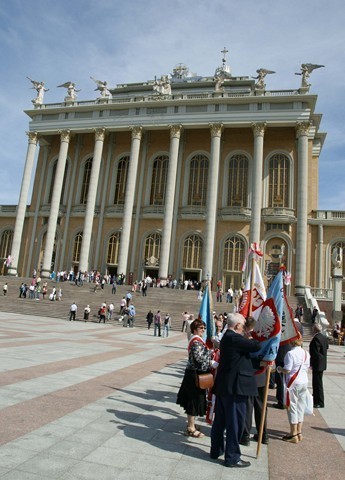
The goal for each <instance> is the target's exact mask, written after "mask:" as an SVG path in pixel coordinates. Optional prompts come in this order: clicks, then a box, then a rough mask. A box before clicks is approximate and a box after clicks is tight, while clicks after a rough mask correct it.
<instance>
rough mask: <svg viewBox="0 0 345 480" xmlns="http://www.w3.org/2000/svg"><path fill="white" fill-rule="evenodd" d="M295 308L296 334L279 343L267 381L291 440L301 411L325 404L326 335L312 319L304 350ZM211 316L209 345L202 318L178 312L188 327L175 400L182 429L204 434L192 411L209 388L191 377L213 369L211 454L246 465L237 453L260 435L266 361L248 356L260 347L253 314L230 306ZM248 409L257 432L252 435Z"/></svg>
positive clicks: (203, 407) (296, 437)
mask: <svg viewBox="0 0 345 480" xmlns="http://www.w3.org/2000/svg"><path fill="white" fill-rule="evenodd" d="M298 312H299V318H296V319H295V321H296V327H297V330H298V336H297V338H295V339H294V340H293V341H291V342H290V343H288V344H286V345H284V346H281V347H280V348H279V351H278V356H277V359H276V364H275V365H274V366H273V368H272V374H271V376H272V384H271V385H270V386H271V388H275V387H276V386H277V404H274V405H272V406H276V408H279V409H280V408H281V409H284V410H286V411H287V422H288V425H289V431H288V433H286V434H285V435H283V436H282V440H283V441H285V442H288V443H294V444H297V443H299V442H301V441H302V440H303V422H304V416H305V415H306V414H311V411H312V409H313V408H324V394H323V380H322V379H323V372H324V370H325V369H326V368H327V349H328V340H327V338H326V337H325V336H324V335H323V334H322V328H321V326H320V324H319V323H315V324H314V325H313V334H314V336H313V338H312V340H311V342H310V346H309V351H307V350H306V349H304V348H303V336H302V334H303V327H302V324H301V323H300V321H299V320H300V319H301V318H302V316H303V311H302V310H301V309H300V308H298ZM214 321H215V328H216V333H215V336H214V337H213V339H212V343H213V345H212V347H211V346H210V345H208V344H207V343H206V342H205V340H204V331H205V324H204V323H203V322H202V320H201V319H197V320H193V319H192V318H191V316H190V315H189V314H188V312H184V313H183V315H182V331H187V335H188V361H187V366H186V369H185V373H184V377H183V380H182V383H181V386H180V389H179V391H178V394H177V400H176V403H177V404H178V405H180V406H181V407H183V409H184V411H185V413H186V414H187V428H186V431H185V432H184V434H185V435H187V436H191V437H194V438H201V437H204V434H203V433H202V432H201V430H200V427H199V426H198V425H197V424H196V417H203V416H205V415H206V414H207V399H209V398H210V392H207V391H206V390H205V389H202V388H199V387H198V386H197V382H196V377H197V376H198V375H199V374H201V373H207V372H212V371H213V369H216V375H215V384H214V386H213V387H212V391H211V393H212V394H214V395H215V396H216V400H215V405H214V418H213V423H212V428H211V448H210V457H211V458H212V459H218V458H219V457H221V456H224V464H225V466H226V467H232V468H245V467H249V466H250V462H248V461H245V460H243V459H242V458H241V448H240V446H241V445H249V444H250V441H251V440H254V441H258V440H259V431H260V423H261V418H262V415H263V405H264V396H265V389H266V387H265V384H266V371H267V370H266V369H267V363H265V362H260V361H259V360H258V359H256V358H255V355H253V358H251V356H250V354H254V353H255V352H257V351H259V349H260V348H261V346H260V342H258V341H257V340H255V339H253V338H252V336H251V332H252V329H253V326H254V324H255V320H254V319H252V318H248V319H245V318H244V317H243V316H242V315H241V314H240V313H237V312H232V313H229V314H224V315H219V316H218V317H217V316H215V317H214ZM188 322H190V323H189V333H188ZM309 369H311V373H312V391H313V396H312V397H311V395H310V393H309V390H308V371H309ZM270 370H271V366H270V369H269V371H270ZM280 382H281V383H280ZM281 387H282V388H281ZM253 412H254V423H255V428H256V433H255V434H254V436H253V437H251V436H250V435H251V431H252V417H253ZM264 413H265V415H264V416H265V421H264V422H263V425H262V427H263V430H262V432H261V433H262V435H261V439H260V440H261V443H264V444H268V442H269V430H268V425H267V423H268V422H267V414H266V413H267V407H266V410H265V412H264ZM224 434H225V436H224Z"/></svg>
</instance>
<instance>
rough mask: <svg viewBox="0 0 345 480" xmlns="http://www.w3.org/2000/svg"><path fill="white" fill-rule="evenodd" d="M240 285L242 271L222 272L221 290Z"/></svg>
mask: <svg viewBox="0 0 345 480" xmlns="http://www.w3.org/2000/svg"><path fill="white" fill-rule="evenodd" d="M241 286H242V272H224V275H223V290H224V292H226V291H227V290H228V289H229V288H230V287H231V288H232V289H233V290H235V289H236V288H240V287H241Z"/></svg>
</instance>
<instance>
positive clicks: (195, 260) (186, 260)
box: [183, 235, 203, 268]
mask: <svg viewBox="0 0 345 480" xmlns="http://www.w3.org/2000/svg"><path fill="white" fill-rule="evenodd" d="M202 247H203V241H202V238H201V237H200V236H199V235H189V237H187V238H186V240H185V241H184V245H183V268H201V262H202Z"/></svg>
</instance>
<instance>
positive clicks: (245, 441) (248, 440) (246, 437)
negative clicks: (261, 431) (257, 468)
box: [240, 436, 250, 447]
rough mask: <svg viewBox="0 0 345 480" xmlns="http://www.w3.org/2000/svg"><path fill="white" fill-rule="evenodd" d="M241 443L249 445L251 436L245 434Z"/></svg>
mask: <svg viewBox="0 0 345 480" xmlns="http://www.w3.org/2000/svg"><path fill="white" fill-rule="evenodd" d="M240 444H241V445H243V446H244V447H249V445H250V437H248V436H243V437H242V438H241V440H240Z"/></svg>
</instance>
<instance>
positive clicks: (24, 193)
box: [8, 132, 37, 275]
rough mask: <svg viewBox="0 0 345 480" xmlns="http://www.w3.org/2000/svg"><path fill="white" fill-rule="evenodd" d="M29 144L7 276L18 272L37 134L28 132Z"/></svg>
mask: <svg viewBox="0 0 345 480" xmlns="http://www.w3.org/2000/svg"><path fill="white" fill-rule="evenodd" d="M27 135H28V137H29V144H28V150H27V153H26V160H25V167H24V173H23V179H22V185H21V188H20V195H19V203H18V208H17V216H16V223H15V226H14V233H13V241H12V251H11V258H12V263H11V266H10V267H9V269H8V274H9V275H17V274H18V271H17V268H18V258H19V254H20V245H21V242H22V235H23V227H24V220H25V212H26V204H27V201H28V194H29V188H30V182H31V176H32V169H33V166H34V160H35V153H36V147H37V132H28V133H27Z"/></svg>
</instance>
